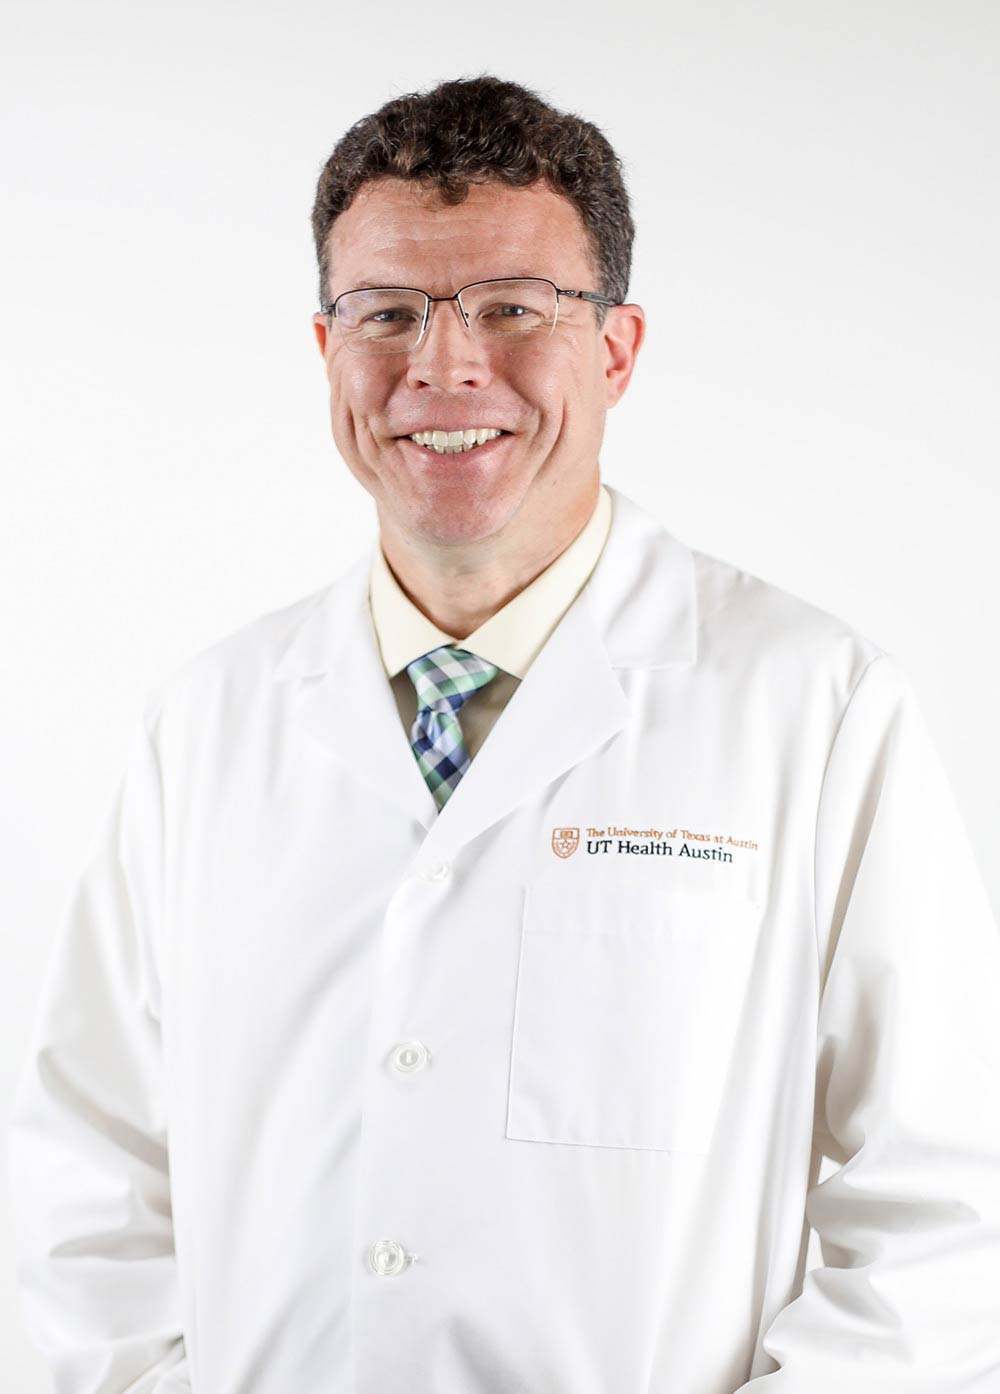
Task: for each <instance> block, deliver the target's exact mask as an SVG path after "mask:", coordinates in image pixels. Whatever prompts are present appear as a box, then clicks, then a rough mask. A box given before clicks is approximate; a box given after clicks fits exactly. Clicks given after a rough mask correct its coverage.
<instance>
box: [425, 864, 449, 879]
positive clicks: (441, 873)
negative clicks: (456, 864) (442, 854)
mask: <svg viewBox="0 0 1000 1394" xmlns="http://www.w3.org/2000/svg"><path fill="white" fill-rule="evenodd" d="M449 871H451V867H450V866H449V865H448V863H447V862H428V863H427V865H426V866H422V867H421V868H420V871H419V873H418V874H419V875H420V877H421V878H422V879H423V880H424V881H443V880H444V878H445V877H446V876H447V875H448V873H449Z"/></svg>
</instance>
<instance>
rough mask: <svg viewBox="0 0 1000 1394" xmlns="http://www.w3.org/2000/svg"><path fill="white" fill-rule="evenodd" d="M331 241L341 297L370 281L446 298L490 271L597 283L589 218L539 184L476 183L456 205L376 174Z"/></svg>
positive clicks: (333, 280) (567, 283) (337, 224)
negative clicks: (587, 224) (514, 186)
mask: <svg viewBox="0 0 1000 1394" xmlns="http://www.w3.org/2000/svg"><path fill="white" fill-rule="evenodd" d="M328 247H329V252H330V282H331V285H330V289H331V292H332V293H337V292H338V291H341V290H346V289H348V288H349V287H350V286H353V285H358V284H360V283H361V282H362V281H365V280H367V281H371V282H374V283H381V284H384V285H385V284H395V285H411V286H412V285H416V286H420V287H422V288H423V289H425V290H429V291H430V292H431V293H432V294H438V293H441V292H442V291H445V292H447V293H450V292H451V291H452V290H454V289H455V288H456V287H457V286H459V285H462V284H463V283H465V282H469V281H476V280H480V279H483V278H486V277H491V276H529V275H536V276H548V277H550V278H551V279H552V280H555V281H556V282H557V284H559V285H562V286H572V287H574V288H576V287H578V286H579V287H582V288H584V289H587V288H590V280H591V279H592V271H591V265H590V259H589V256H588V251H589V248H588V243H587V238H586V234H585V231H584V227H583V222H582V220H581V218H580V215H579V214H578V213H577V211H576V209H575V208H574V206H573V205H572V204H571V203H570V202H569V200H568V199H565V198H563V197H562V196H561V195H559V194H557V193H555V192H554V191H553V190H552V189H550V188H549V187H548V186H547V185H545V184H540V183H539V184H532V185H529V186H528V187H527V188H523V189H512V188H509V187H508V186H507V185H503V184H497V183H495V182H490V183H488V184H473V185H472V186H471V187H470V189H469V193H468V197H467V198H466V199H465V200H464V201H463V202H462V203H458V204H454V205H450V206H449V205H447V204H445V203H442V201H441V199H440V197H439V196H438V194H437V192H436V191H435V190H433V189H432V190H428V189H425V188H423V187H422V186H421V185H419V184H418V183H417V182H416V181H414V180H406V179H397V178H385V179H379V180H372V181H370V182H369V183H367V184H363V185H362V186H361V188H360V189H359V190H358V193H357V194H356V196H355V198H354V201H353V202H352V204H351V206H350V207H349V208H348V209H347V210H346V211H345V212H344V213H341V215H340V216H339V217H338V218H337V219H336V221H335V222H334V224H333V227H332V228H331V230H330V235H329V241H328Z"/></svg>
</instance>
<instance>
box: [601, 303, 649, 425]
mask: <svg viewBox="0 0 1000 1394" xmlns="http://www.w3.org/2000/svg"><path fill="white" fill-rule="evenodd" d="M600 332H601V337H602V340H603V352H604V383H605V398H604V400H605V403H606V405H607V406H609V407H613V406H614V404H615V403H616V402H617V401H618V399H619V397H621V395H622V393H623V392H624V391H625V389H626V387H628V384H629V379H630V378H631V376H632V370H633V368H634V367H635V360H636V358H637V356H638V353H639V349H640V348H641V347H642V341H643V339H644V338H645V337H646V316H645V313H644V312H643V309H642V306H641V305H612V306H611V307H610V309H609V310H608V313H607V317H606V318H605V321H604V324H603V326H602V328H601V331H600Z"/></svg>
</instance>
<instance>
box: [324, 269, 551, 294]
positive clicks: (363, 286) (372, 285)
mask: <svg viewBox="0 0 1000 1394" xmlns="http://www.w3.org/2000/svg"><path fill="white" fill-rule="evenodd" d="M537 276H538V272H537V271H512V272H511V273H510V275H508V276H479V277H477V278H476V279H477V280H480V281H528V280H534V279H535V278H536V277H537ZM543 279H546V280H548V279H551V278H549V277H543ZM475 284H476V281H467V282H466V285H475ZM396 288H398V289H401V290H406V289H410V290H417V289H419V287H417V286H409V287H408V286H407V285H406V283H405V282H404V281H367V280H365V281H354V282H353V283H352V284H351V285H350V286H348V287H347V289H348V290H393V289H396Z"/></svg>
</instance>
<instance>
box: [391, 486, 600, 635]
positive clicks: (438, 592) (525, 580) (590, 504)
mask: <svg viewBox="0 0 1000 1394" xmlns="http://www.w3.org/2000/svg"><path fill="white" fill-rule="evenodd" d="M599 488H600V479H599V478H598V477H596V476H595V478H594V481H593V489H592V490H591V491H590V492H589V493H588V494H587V495H585V496H583V497H582V498H581V499H579V500H577V501H575V507H574V508H573V509H572V510H571V511H567V512H566V513H564V514H563V515H562V516H561V517H560V518H559V519H558V520H557V522H556V523H553V524H550V525H546V526H544V527H540V528H538V529H536V530H534V531H531V532H529V533H527V534H526V533H525V531H524V529H523V528H521V529H520V530H517V531H515V530H514V529H513V524H514V522H515V521H516V518H515V519H512V520H511V525H509V526H508V527H506V528H501V529H500V531H499V532H497V533H494V534H493V535H492V536H490V537H487V538H483V539H482V540H479V541H474V542H463V543H458V544H450V545H449V544H442V543H436V542H428V541H427V539H426V538H423V537H420V536H416V535H414V534H413V533H410V532H405V531H403V530H402V529H399V528H397V527H396V526H395V525H394V523H393V521H392V520H391V519H389V518H387V517H386V516H384V515H383V514H382V512H381V510H380V511H379V542H380V545H381V547H382V553H383V555H384V556H385V559H386V561H387V562H388V564H389V568H390V570H391V571H392V572H393V574H394V575H395V577H396V580H397V581H398V582H399V585H400V587H401V589H402V590H403V591H404V592H405V593H406V595H407V596H408V597H409V598H410V600H412V602H413V604H414V605H416V607H417V609H418V610H420V611H421V612H422V613H423V614H425V615H426V616H427V618H428V619H429V620H430V621H431V622H432V623H433V624H435V625H437V627H438V628H439V629H442V630H444V632H445V633H446V634H452V635H454V636H455V638H456V639H465V638H467V637H468V636H469V635H470V634H472V633H473V632H474V631H475V630H477V629H478V628H479V626H480V625H481V624H485V623H486V621H487V620H488V619H489V618H490V617H491V616H492V615H495V614H496V612H497V611H498V610H501V609H503V607H504V606H505V605H506V604H507V603H508V601H510V600H512V599H513V598H514V596H515V595H518V594H519V593H520V592H521V591H522V590H524V589H525V587H526V586H530V584H531V583H532V581H533V580H534V579H535V578H536V576H539V575H540V574H541V573H542V572H543V571H544V570H545V568H546V567H547V566H551V564H552V562H554V561H555V559H556V557H558V556H560V555H561V554H562V553H563V552H564V551H565V550H566V548H567V547H568V546H569V545H570V543H571V542H572V541H573V540H574V539H575V538H576V537H578V536H579V534H580V532H581V530H582V529H583V528H584V526H585V525H586V523H587V522H588V520H589V519H590V517H591V516H592V514H593V512H594V508H595V507H596V505H597V497H598V491H599Z"/></svg>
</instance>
